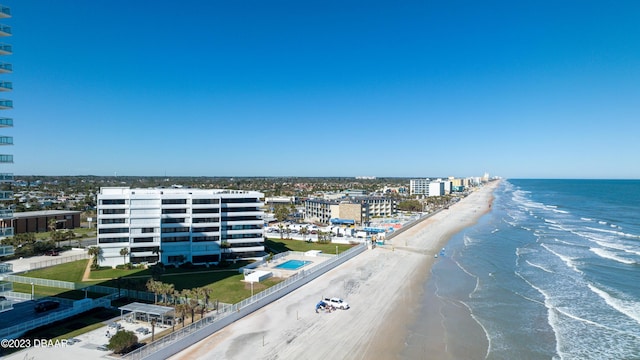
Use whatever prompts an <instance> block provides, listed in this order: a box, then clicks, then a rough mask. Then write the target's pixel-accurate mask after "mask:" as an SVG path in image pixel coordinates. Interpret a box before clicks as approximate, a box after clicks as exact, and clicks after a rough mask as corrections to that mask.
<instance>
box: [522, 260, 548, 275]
mask: <svg viewBox="0 0 640 360" xmlns="http://www.w3.org/2000/svg"><path fill="white" fill-rule="evenodd" d="M525 262H526V263H527V264H529V265H531V266H533V267H534V268H538V269H540V270H542V271H545V272H548V273H549V274H553V273H554V272H553V271H551V270H549V269H547V268H545V267H544V266H542V265H538V264H534V263H532V262H530V261H529V260H525Z"/></svg>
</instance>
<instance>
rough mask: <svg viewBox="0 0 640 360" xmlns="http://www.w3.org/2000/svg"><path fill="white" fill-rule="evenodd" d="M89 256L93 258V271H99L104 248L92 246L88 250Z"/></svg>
mask: <svg viewBox="0 0 640 360" xmlns="http://www.w3.org/2000/svg"><path fill="white" fill-rule="evenodd" d="M87 254H89V256H91V257H93V259H92V263H91V269H93V270H97V269H98V268H99V267H100V265H99V264H100V257H101V256H102V248H100V246H91V247H89V249H87Z"/></svg>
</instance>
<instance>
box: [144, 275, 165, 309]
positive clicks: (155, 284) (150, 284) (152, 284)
mask: <svg viewBox="0 0 640 360" xmlns="http://www.w3.org/2000/svg"><path fill="white" fill-rule="evenodd" d="M161 286H162V283H161V282H160V281H155V280H153V279H149V280H147V284H146V287H147V290H149V292H152V293H153V295H154V296H155V301H154V304H157V303H158V293H159V292H160V290H161Z"/></svg>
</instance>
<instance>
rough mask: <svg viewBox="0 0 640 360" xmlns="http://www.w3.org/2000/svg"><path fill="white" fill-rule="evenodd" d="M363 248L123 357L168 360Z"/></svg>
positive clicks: (335, 257)
mask: <svg viewBox="0 0 640 360" xmlns="http://www.w3.org/2000/svg"><path fill="white" fill-rule="evenodd" d="M366 249H367V246H366V245H365V244H360V245H357V246H354V247H353V248H351V249H349V250H347V251H345V252H343V253H342V254H339V255H334V256H332V258H331V259H329V260H327V261H324V262H322V263H320V264H318V265H317V266H314V267H312V268H309V269H308V270H305V271H300V272H298V273H296V274H295V275H293V276H291V277H289V278H287V279H286V280H284V281H282V282H280V283H278V284H276V285H274V286H272V287H270V288H268V289H266V290H264V291H262V292H259V293H258V294H255V295H254V296H252V297H250V298H248V299H245V300H243V301H241V302H239V303H237V304H233V305H229V306H226V307H224V308H223V309H222V312H221V313H220V314H216V315H215V316H207V317H205V318H203V319H201V320H199V321H197V322H195V323H193V324H190V325H189V326H186V327H184V328H182V329H180V330H177V331H175V332H174V333H172V334H170V335H167V336H165V337H163V338H161V339H159V340H157V341H154V342H152V343H150V344H148V345H146V346H143V347H141V348H139V349H137V350H134V351H132V352H130V353H129V354H127V355H125V356H124V358H125V359H131V360H138V359H148V360H155V359H158V360H160V359H161V360H164V359H167V358H169V357H170V356H171V355H173V354H176V353H178V352H179V351H181V350H183V349H185V348H187V347H189V346H191V345H193V344H195V343H196V342H198V341H200V340H202V339H204V338H205V337H207V336H209V335H211V334H213V333H214V332H216V331H218V330H220V329H222V328H224V327H225V326H227V325H229V324H231V323H232V322H234V321H236V320H238V319H241V318H243V317H244V316H247V315H249V314H250V313H252V312H254V311H256V310H258V309H260V308H261V307H263V306H265V305H268V304H270V303H271V302H273V301H275V300H277V299H279V298H281V297H283V296H285V295H286V294H288V293H290V292H292V291H294V290H295V289H297V288H299V287H300V286H302V285H304V284H306V283H308V282H310V281H311V280H313V279H315V278H317V277H319V276H320V275H322V274H324V273H326V272H327V271H329V270H331V269H333V268H335V267H337V266H338V265H340V264H342V263H344V262H346V261H347V260H349V259H351V258H353V257H354V256H356V255H358V254H360V253H362V252H364V251H365V250H366Z"/></svg>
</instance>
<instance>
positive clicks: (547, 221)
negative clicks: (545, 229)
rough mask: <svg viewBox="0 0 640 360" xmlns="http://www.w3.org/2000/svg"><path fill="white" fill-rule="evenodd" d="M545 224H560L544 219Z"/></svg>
mask: <svg viewBox="0 0 640 360" xmlns="http://www.w3.org/2000/svg"><path fill="white" fill-rule="evenodd" d="M544 222H546V223H550V224H557V223H558V222H557V221H554V220H549V219H544Z"/></svg>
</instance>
